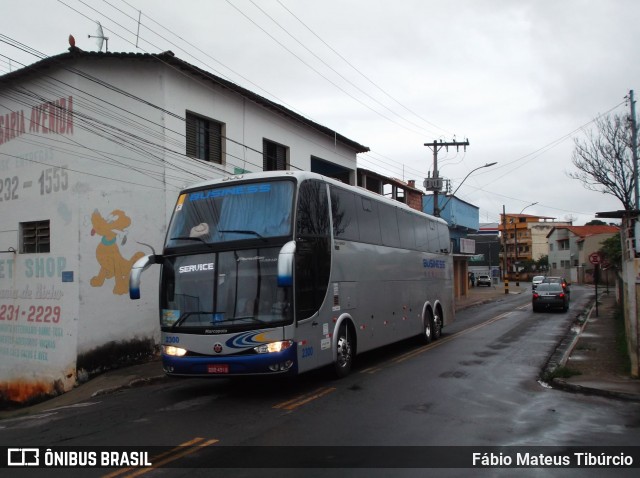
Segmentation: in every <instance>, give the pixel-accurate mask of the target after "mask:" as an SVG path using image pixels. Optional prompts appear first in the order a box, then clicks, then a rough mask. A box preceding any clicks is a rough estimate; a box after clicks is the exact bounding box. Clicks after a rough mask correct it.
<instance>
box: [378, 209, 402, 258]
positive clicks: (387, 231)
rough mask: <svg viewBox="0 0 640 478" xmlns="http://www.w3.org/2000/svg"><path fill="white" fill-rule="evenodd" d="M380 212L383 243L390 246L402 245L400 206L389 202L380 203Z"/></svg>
mask: <svg viewBox="0 0 640 478" xmlns="http://www.w3.org/2000/svg"><path fill="white" fill-rule="evenodd" d="M378 207H379V212H380V232H381V233H382V244H383V245H385V246H389V247H400V230H399V229H398V217H397V213H396V211H397V210H398V208H396V207H393V206H389V205H388V204H382V203H380V204H378Z"/></svg>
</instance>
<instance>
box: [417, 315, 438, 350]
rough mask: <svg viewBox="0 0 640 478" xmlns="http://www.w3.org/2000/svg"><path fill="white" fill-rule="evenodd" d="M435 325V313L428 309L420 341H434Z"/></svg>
mask: <svg viewBox="0 0 640 478" xmlns="http://www.w3.org/2000/svg"><path fill="white" fill-rule="evenodd" d="M435 328H436V327H435V325H434V322H433V313H432V312H431V311H430V310H428V311H427V313H426V315H425V316H424V328H423V329H422V335H421V336H420V341H421V342H422V343H423V344H430V343H431V342H433V338H434V335H433V334H434V331H435Z"/></svg>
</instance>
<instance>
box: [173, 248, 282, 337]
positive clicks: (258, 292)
mask: <svg viewBox="0 0 640 478" xmlns="http://www.w3.org/2000/svg"><path fill="white" fill-rule="evenodd" d="M279 251H280V247H268V248H257V249H246V250H242V251H225V252H219V253H205V254H191V255H187V256H174V257H166V258H165V262H164V267H163V271H162V274H163V278H162V285H163V287H162V292H161V298H160V302H161V317H160V321H161V325H162V327H164V328H166V327H170V328H172V329H178V328H190V327H206V328H209V329H216V328H221V329H238V328H247V329H249V328H250V329H259V328H261V327H273V326H275V325H284V324H286V323H289V322H291V320H292V315H291V307H290V300H291V299H290V297H288V291H287V289H286V288H282V287H278V284H277V268H278V253H279Z"/></svg>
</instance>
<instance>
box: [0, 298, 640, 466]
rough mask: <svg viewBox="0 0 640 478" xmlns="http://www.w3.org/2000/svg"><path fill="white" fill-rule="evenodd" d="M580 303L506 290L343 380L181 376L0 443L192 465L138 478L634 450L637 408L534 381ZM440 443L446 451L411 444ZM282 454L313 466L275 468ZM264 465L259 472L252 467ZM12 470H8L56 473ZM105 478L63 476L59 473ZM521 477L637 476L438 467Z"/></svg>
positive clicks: (26, 424)
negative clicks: (546, 307) (157, 451)
mask: <svg viewBox="0 0 640 478" xmlns="http://www.w3.org/2000/svg"><path fill="white" fill-rule="evenodd" d="M586 299H587V292H586V291H585V290H583V289H581V288H580V287H579V286H574V287H573V290H572V304H571V309H570V311H569V312H568V313H566V314H563V313H561V312H552V313H537V314H533V312H532V311H531V306H530V302H529V300H530V297H529V294H520V295H509V296H505V298H504V299H502V300H499V301H496V302H494V303H491V304H485V305H482V306H478V307H472V308H470V309H466V310H464V311H461V312H458V314H457V316H456V322H455V323H454V324H452V326H451V327H449V328H447V329H446V330H445V334H444V336H443V337H442V338H441V339H440V340H439V341H436V342H434V343H432V344H431V345H428V346H420V345H418V344H417V343H415V342H413V341H407V342H403V343H400V344H395V345H393V346H390V347H386V348H384V349H382V350H379V351H376V352H373V353H368V354H365V355H363V356H360V357H358V361H357V364H356V367H355V369H354V371H353V373H352V374H351V375H350V376H349V377H347V378H346V379H343V380H334V379H332V378H331V376H330V374H329V373H328V372H327V371H326V370H322V371H317V372H313V373H309V374H306V375H303V376H300V377H297V378H295V379H286V380H275V381H274V380H267V379H243V380H228V379H224V380H206V379H184V380H170V381H168V382H166V383H158V384H152V385H148V386H145V387H141V388H134V389H127V390H123V391H121V392H118V393H114V394H110V395H105V396H101V397H98V398H96V399H92V400H88V401H86V402H83V403H80V404H77V405H74V406H72V407H69V408H65V409H62V410H57V411H52V412H46V413H41V414H37V415H33V416H29V417H22V418H15V419H9V420H3V421H0V444H1V445H5V446H11V447H28V446H36V445H37V446H43V447H56V446H69V447H79V446H96V447H107V446H115V445H118V446H132V447H146V446H163V447H168V448H166V449H163V450H164V451H166V452H168V453H169V455H168V459H169V461H168V462H167V463H168V465H167V466H177V465H181V466H184V467H190V466H193V467H195V468H190V469H176V468H164V469H160V470H154V469H145V475H146V476H189V477H193V476H214V474H212V470H211V469H207V468H204V466H207V467H209V468H213V467H215V466H216V463H217V464H220V463H221V460H222V459H223V456H222V455H221V453H226V455H227V456H228V458H229V460H232V463H233V464H234V466H245V467H249V468H247V469H242V470H233V473H231V471H232V470H229V469H219V470H218V472H216V473H215V475H216V476H217V475H218V474H219V475H220V476H302V475H304V476H333V475H335V474H336V473H337V474H339V475H340V476H391V475H393V476H435V475H434V469H432V468H422V467H421V466H430V465H429V464H428V463H431V461H429V460H431V459H433V461H434V462H436V463H437V462H438V460H439V459H443V457H444V456H445V455H446V454H452V456H454V459H457V457H458V456H459V463H460V465H459V466H463V464H464V463H466V462H467V461H468V459H469V456H470V453H472V452H473V450H474V449H480V448H479V447H489V446H491V447H493V446H505V447H540V446H544V447H548V446H552V447H556V448H554V450H555V451H556V452H558V450H562V449H563V448H562V447H577V446H612V447H622V446H640V433H639V428H640V404H638V403H629V402H624V401H619V400H615V399H610V398H603V397H596V396H585V395H579V394H572V393H567V392H564V391H560V390H554V389H549V388H547V387H545V386H544V384H541V383H539V382H538V377H539V374H540V371H541V369H542V367H543V366H544V364H545V362H546V360H547V358H548V357H549V355H550V354H551V353H552V352H553V350H554V348H555V346H556V345H557V343H558V342H559V341H560V339H561V338H562V336H563V334H564V332H565V330H566V328H567V327H568V326H569V324H570V323H571V321H572V318H573V317H574V315H575V314H577V313H579V311H580V309H581V306H582V305H583V304H584V303H586ZM185 443H195V444H199V445H204V444H209V445H212V446H210V447H203V448H202V449H198V450H196V451H194V452H193V453H189V454H186V455H185V456H182V457H180V456H177V455H178V454H177V452H174V455H175V459H174V458H173V456H174V455H171V450H172V449H173V447H175V446H177V445H180V444H185ZM251 446H268V447H269V448H265V449H262V450H258V451H263V452H265V453H266V455H270V456H271V457H272V458H273V459H274V460H275V461H274V462H275V465H274V464H273V463H271V464H268V463H270V462H269V460H268V459H267V457H266V456H265V453H263V454H261V455H259V456H258V455H257V454H256V450H251V448H246V447H251ZM293 446H297V447H308V448H298V449H297V450H296V449H292V448H291V447H293ZM436 446H438V447H445V448H438V449H433V448H415V449H414V448H410V447H436ZM222 447H230V448H227V449H226V450H225V449H224V448H222ZM347 447H363V448H352V449H351V450H348V449H347ZM371 447H376V448H371ZM396 447H397V448H396ZM221 450H222V451H221ZM345 450H347V452H346V454H347V456H351V457H353V461H352V462H350V463H347V464H346V465H345V468H340V469H334V468H331V466H336V463H338V464H340V463H342V462H341V461H340V460H341V459H342V457H343V456H344V454H345ZM389 453H391V455H388V454H389ZM394 453H395V455H394ZM406 453H409V454H410V453H416V454H420V453H423V454H425V455H424V456H423V457H421V459H423V460H424V461H425V462H427V463H426V464H425V463H423V462H421V461H420V459H416V460H417V465H418V466H416V467H415V468H412V469H406V468H400V469H389V468H379V466H391V465H394V463H395V462H394V461H393V460H394V459H396V460H401V459H403V458H402V457H405V458H404V459H406V456H405V455H404V454H406ZM433 453H436V455H435V456H432V455H431V454H433ZM507 453H508V452H507ZM394 456H395V458H394ZM385 457H387V458H385ZM283 459H286V460H289V459H291V460H293V462H294V463H297V465H296V466H299V467H300V468H307V469H305V470H304V473H303V472H302V471H301V469H285V470H280V469H276V468H271V467H270V466H278V463H281V461H278V460H283ZM378 459H381V460H382V463H380V462H378V461H376V460H378ZM385 459H387V461H384V460H385ZM296 460H297V461H296ZM639 461H640V459H639ZM261 466H266V467H263V468H253V467H261ZM311 466H313V467H312V468H308V467H311ZM394 466H395V465H394ZM11 471H12V474H11V476H34V474H35V473H38V472H48V473H49V474H50V473H51V471H50V470H15V471H16V472H17V471H20V472H22V473H25V474H23V475H20V474H16V473H13V472H14V470H11ZM113 471H114V470H113V469H106V468H105V469H101V470H100V469H94V470H89V469H81V470H80V469H70V470H65V476H105V475H108V474H109V473H113ZM137 471H140V470H137ZM516 471H517V474H518V475H524V476H539V475H542V474H548V473H549V472H553V476H576V477H577V476H580V477H583V476H637V469H635V470H633V469H615V470H611V469H607V470H599V469H597V468H554V469H553V470H549V469H546V470H545V469H544V468H540V467H537V468H524V469H518V470H514V469H509V468H492V469H441V470H437V473H436V475H437V476H469V475H471V474H473V476H513V475H514V472H516ZM612 472H615V475H613V474H612ZM130 474H131V471H127V472H123V473H122V474H118V475H117V476H131V475H130ZM43 476H44V474H43ZM47 476H48V475H47ZM112 476H116V475H112Z"/></svg>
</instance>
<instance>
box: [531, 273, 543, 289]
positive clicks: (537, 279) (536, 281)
mask: <svg viewBox="0 0 640 478" xmlns="http://www.w3.org/2000/svg"><path fill="white" fill-rule="evenodd" d="M542 281H544V276H534V277H533V279H531V288H532V289H533V290H536V287H538V286H539V285H540V284H542Z"/></svg>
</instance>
